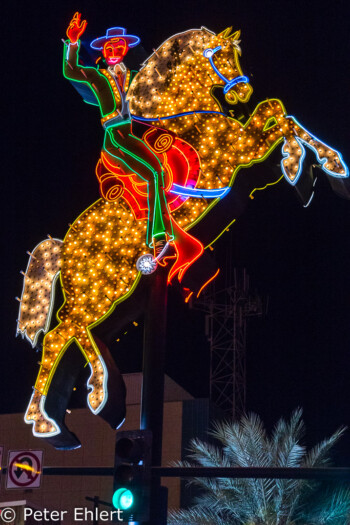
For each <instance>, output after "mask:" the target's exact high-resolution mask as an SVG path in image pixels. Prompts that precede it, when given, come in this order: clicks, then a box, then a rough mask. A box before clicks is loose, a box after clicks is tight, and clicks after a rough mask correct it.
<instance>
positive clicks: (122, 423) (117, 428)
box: [115, 417, 126, 430]
mask: <svg viewBox="0 0 350 525" xmlns="http://www.w3.org/2000/svg"><path fill="white" fill-rule="evenodd" d="M125 420H126V417H124V419H123V420H122V422H121V423H119V425H118V426H117V427H115V429H116V430H119V428H120V427H122V426H123V425H124V423H125Z"/></svg>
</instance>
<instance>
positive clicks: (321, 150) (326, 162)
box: [286, 116, 349, 178]
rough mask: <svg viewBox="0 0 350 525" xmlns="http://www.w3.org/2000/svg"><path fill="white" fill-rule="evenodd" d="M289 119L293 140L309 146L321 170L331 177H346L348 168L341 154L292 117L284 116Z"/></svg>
mask: <svg viewBox="0 0 350 525" xmlns="http://www.w3.org/2000/svg"><path fill="white" fill-rule="evenodd" d="M287 119H288V120H289V121H290V127H292V131H293V133H294V137H295V140H296V141H297V143H298V144H299V145H300V147H302V146H303V145H305V146H307V147H308V148H310V149H311V150H312V151H313V152H314V153H315V155H316V158H317V160H318V162H319V163H320V165H321V168H322V170H323V171H324V172H325V173H327V175H330V176H331V177H342V178H345V177H348V176H349V170H348V167H347V165H346V164H345V163H344V161H343V159H342V156H341V154H340V153H339V152H338V151H336V150H335V149H333V148H331V147H330V146H327V144H325V143H324V142H321V141H320V140H319V139H318V138H316V137H315V136H314V135H312V134H311V133H310V132H309V131H307V130H306V129H305V128H303V127H302V126H301V124H299V122H298V121H297V120H296V119H295V118H294V117H290V116H289V117H286V120H287Z"/></svg>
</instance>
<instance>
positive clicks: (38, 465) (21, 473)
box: [6, 450, 43, 489]
mask: <svg viewBox="0 0 350 525" xmlns="http://www.w3.org/2000/svg"><path fill="white" fill-rule="evenodd" d="M42 465H43V451H42V450H10V451H9V460H8V468H7V480H6V488H7V489H37V488H39V487H40V483H41V473H42Z"/></svg>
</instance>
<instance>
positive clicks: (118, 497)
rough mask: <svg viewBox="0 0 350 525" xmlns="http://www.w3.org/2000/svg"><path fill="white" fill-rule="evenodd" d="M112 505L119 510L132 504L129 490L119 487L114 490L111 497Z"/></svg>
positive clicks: (127, 508) (132, 500)
mask: <svg viewBox="0 0 350 525" xmlns="http://www.w3.org/2000/svg"><path fill="white" fill-rule="evenodd" d="M112 503H113V506H114V507H115V508H116V509H119V510H129V509H131V507H132V506H133V504H134V495H133V493H132V492H131V490H128V489H125V488H121V489H118V490H116V491H115V493H114V494H113V499H112Z"/></svg>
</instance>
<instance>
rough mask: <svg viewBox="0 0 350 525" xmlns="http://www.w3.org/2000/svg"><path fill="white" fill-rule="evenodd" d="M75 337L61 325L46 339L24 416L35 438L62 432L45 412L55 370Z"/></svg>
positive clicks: (68, 329)
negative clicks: (30, 425)
mask: <svg viewBox="0 0 350 525" xmlns="http://www.w3.org/2000/svg"><path fill="white" fill-rule="evenodd" d="M74 335H75V334H74V332H73V331H72V328H71V327H70V328H68V327H67V326H66V325H65V324H63V323H61V324H59V325H58V326H56V328H54V329H53V330H51V331H50V332H49V333H48V334H46V336H45V338H44V342H43V352H42V360H41V363H40V369H39V373H38V377H37V380H36V382H35V385H34V392H33V395H32V397H31V399H30V402H29V405H28V408H27V411H26V413H25V416H24V421H25V422H26V423H28V424H33V434H34V435H35V436H38V437H53V436H56V435H57V434H59V433H60V432H61V430H60V427H59V425H58V424H57V423H56V421H55V420H54V419H52V418H50V417H49V416H48V415H47V413H46V412H45V401H46V397H47V393H48V390H49V387H50V384H51V380H52V377H53V375H54V373H55V370H56V368H57V366H58V364H59V362H60V360H61V358H62V357H63V355H64V353H65V351H66V349H67V348H68V346H69V345H70V344H71V343H72V342H73V339H74Z"/></svg>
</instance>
